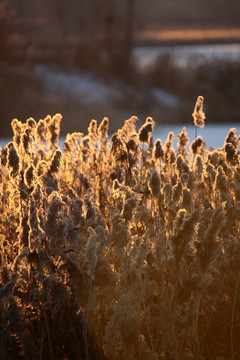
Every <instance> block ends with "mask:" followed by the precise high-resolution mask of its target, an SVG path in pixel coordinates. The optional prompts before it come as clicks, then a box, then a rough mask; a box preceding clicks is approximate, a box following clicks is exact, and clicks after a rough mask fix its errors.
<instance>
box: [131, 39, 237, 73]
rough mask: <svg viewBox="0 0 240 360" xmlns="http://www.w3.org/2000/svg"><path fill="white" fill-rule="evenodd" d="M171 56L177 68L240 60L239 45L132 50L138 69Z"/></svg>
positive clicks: (182, 46)
mask: <svg viewBox="0 0 240 360" xmlns="http://www.w3.org/2000/svg"><path fill="white" fill-rule="evenodd" d="M163 54H169V55H171V57H172V59H173V61H174V63H175V64H176V65H178V66H179V67H183V68H184V67H186V66H189V65H191V66H196V65H199V64H201V63H204V62H206V61H207V60H227V61H239V60H240V44H238V43H236V44H206V45H177V46H149V47H146V46H139V47H136V48H135V49H134V57H135V59H136V61H137V63H138V66H139V67H140V69H142V70H144V69H146V68H148V67H150V66H152V65H153V63H154V61H156V59H157V58H158V56H160V55H163Z"/></svg>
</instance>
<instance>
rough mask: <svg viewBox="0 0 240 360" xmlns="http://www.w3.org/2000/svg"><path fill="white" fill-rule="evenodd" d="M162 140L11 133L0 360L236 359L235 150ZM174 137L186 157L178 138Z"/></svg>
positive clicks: (0, 268)
mask: <svg viewBox="0 0 240 360" xmlns="http://www.w3.org/2000/svg"><path fill="white" fill-rule="evenodd" d="M203 100H204V99H203V97H201V96H199V97H198V99H197V102H196V105H195V108H194V111H193V114H192V115H193V121H194V124H195V126H196V136H195V139H194V141H193V142H192V143H191V144H189V139H188V135H187V129H186V128H183V129H182V131H181V133H180V134H173V133H172V132H169V134H168V138H167V140H166V142H165V143H164V144H163V143H162V141H161V139H156V140H155V141H154V139H153V136H152V133H153V130H154V125H155V122H154V120H153V119H152V118H151V117H148V118H147V119H146V122H145V123H144V124H143V125H142V127H141V128H140V129H139V130H137V129H136V122H137V118H136V117H135V116H132V117H130V118H129V119H128V120H126V121H125V122H123V125H122V127H121V128H119V129H118V131H117V132H116V133H114V134H113V135H112V136H111V138H109V134H108V127H109V120H108V118H104V119H103V120H102V122H101V123H100V124H97V121H96V120H92V121H91V122H90V124H89V127H88V133H87V134H86V135H84V134H83V133H81V132H75V133H72V134H68V135H67V136H66V139H65V142H64V144H63V147H61V148H60V147H59V133H60V124H61V118H62V117H61V115H60V114H56V115H54V116H52V117H51V116H49V115H48V116H47V117H46V118H45V119H43V120H39V121H38V122H36V121H35V120H34V119H33V118H29V119H27V120H26V122H25V123H21V122H20V121H18V120H17V119H14V120H13V121H12V129H13V139H12V141H11V142H10V143H8V144H7V145H6V146H5V147H4V148H2V149H1V151H0V164H1V166H0V211H1V214H0V248H1V252H0V358H1V359H4V360H7V359H52V360H53V359H69V360H70V359H72V360H73V359H114V360H115V359H116V360H136V359H139V360H141V359H143V360H145V359H169V360H171V359H179V360H185V359H214V360H215V359H222V360H223V359H239V358H240V323H239V316H240V297H239V295H240V286H239V285H240V284H239V282H240V261H239V259H240V163H239V160H240V158H239V142H240V137H239V135H238V134H237V131H236V129H234V128H232V129H229V132H228V134H226V138H225V142H224V143H223V144H222V147H221V148H218V149H214V150H211V151H209V150H207V149H206V147H205V143H204V139H202V137H201V136H197V129H198V127H204V126H207V124H205V120H206V119H205V114H204V111H203ZM174 137H177V139H178V143H177V148H174V147H173V139H174Z"/></svg>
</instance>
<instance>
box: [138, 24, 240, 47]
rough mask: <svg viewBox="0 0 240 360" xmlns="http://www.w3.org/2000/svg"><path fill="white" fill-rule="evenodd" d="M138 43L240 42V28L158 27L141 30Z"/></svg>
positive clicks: (144, 44)
mask: <svg viewBox="0 0 240 360" xmlns="http://www.w3.org/2000/svg"><path fill="white" fill-rule="evenodd" d="M135 41H136V44H137V45H142V46H152V45H193V44H212V43H213V44H216V43H218V44H222V43H232V42H240V28H214V29H211V28H207V29H201V28H200V29H192V28H191V29H190V28H186V29H181V28H180V29H160V30H158V29H156V30H145V31H139V32H138V33H136V35H135Z"/></svg>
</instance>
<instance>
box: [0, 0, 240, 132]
mask: <svg viewBox="0 0 240 360" xmlns="http://www.w3.org/2000/svg"><path fill="white" fill-rule="evenodd" d="M220 2H221V4H220ZM220 2H219V1H218V0H192V1H190V0H171V1H169V0H161V1H159V0H122V1H117V0H52V1H48V0H41V1H38V2H33V1H31V0H21V1H18V0H2V1H1V2H0V94H1V97H0V118H1V121H0V136H6V135H8V134H9V133H10V132H11V127H10V122H11V120H12V118H14V117H17V118H19V119H20V120H22V121H25V120H26V118H28V116H29V114H32V115H33V116H35V117H36V118H37V119H38V118H42V117H44V116H45V115H46V113H56V112H62V113H63V115H64V117H65V116H66V115H67V117H68V120H69V121H68V124H72V123H73V118H76V117H77V116H78V117H80V115H81V116H82V117H86V119H85V120H84V121H85V122H86V126H87V124H88V122H89V118H91V117H93V116H95V115H94V114H95V113H97V114H98V116H99V118H101V116H105V115H111V109H110V105H109V103H108V104H105V105H104V104H101V109H100V108H97V107H96V106H95V105H96V104H95V105H94V106H95V107H94V106H92V105H91V106H90V110H89V109H87V107H86V106H85V104H83V103H81V111H82V113H81V114H79V111H80V110H79V108H80V106H79V104H75V103H74V101H75V100H74V99H71V102H70V101H69V99H67V98H66V99H63V98H61V99H60V100H59V99H57V98H56V99H54V100H51V101H52V102H51V104H50V103H49V99H47V102H46V101H45V100H46V97H45V98H44V95H45V94H46V89H45V88H44V86H43V82H42V81H41V79H39V77H38V78H36V76H35V75H34V69H35V67H36V65H38V64H45V65H47V66H52V65H53V66H55V67H56V66H57V67H58V68H61V71H62V70H63V71H64V72H65V71H68V70H69V69H75V70H76V69H77V70H80V71H82V72H84V73H91V74H94V76H98V77H100V78H101V79H104V80H106V79H107V81H109V80H110V81H111V80H112V79H114V81H115V80H117V81H119V82H120V83H124V84H127V86H131V87H133V88H134V89H133V91H132V89H130V90H129V89H128V91H126V89H125V88H124V91H122V92H123V93H124V92H125V93H124V94H123V96H122V98H121V101H120V104H118V105H119V108H120V107H122V108H124V111H125V112H127V113H128V114H127V116H129V113H130V114H132V113H134V114H136V113H137V112H141V111H142V109H143V108H144V111H145V112H146V113H147V114H149V112H151V114H152V115H153V116H154V111H155V113H157V114H158V115H157V116H158V117H159V104H154V103H153V98H152V97H151V94H150V92H151V91H149V87H150V88H152V87H153V86H155V87H159V88H161V89H164V90H165V91H170V92H171V93H173V94H175V95H177V96H178V97H179V98H180V100H184V101H185V100H187V102H188V103H189V104H191V103H192V101H193V99H194V98H195V97H196V96H197V95H198V94H199V93H201V92H203V91H204V92H205V93H204V95H205V96H206V97H207V98H208V99H212V101H213V104H212V105H211V104H209V105H208V108H209V109H210V108H212V109H215V110H214V111H216V109H220V108H221V104H223V105H222V106H223V109H224V111H222V110H221V111H220V110H219V114H217V116H216V117H215V113H214V114H212V116H210V119H211V121H225V119H226V114H227V115H228V119H229V121H237V119H238V118H239V111H238V110H236V111H235V110H234V111H232V112H231V113H232V114H233V116H232V118H231V116H230V115H229V113H230V112H229V110H228V109H229V106H232V103H233V102H234V104H235V103H237V102H238V100H236V99H235V97H236V95H235V94H238V93H239V91H238V88H239V85H238V82H237V81H236V80H237V79H238V73H239V66H236V65H234V67H232V66H230V67H229V66H227V67H226V66H224V68H222V65H221V66H220V67H219V68H217V67H216V66H215V68H214V69H215V70H214V69H212V68H209V67H207V68H206V67H205V68H202V69H200V70H199V71H198V73H197V74H195V77H194V78H193V79H189V76H190V74H189V73H187V74H180V73H179V69H176V67H175V64H174V63H173V62H172V59H170V58H168V57H162V58H159V59H158V61H157V63H156V64H155V65H154V66H153V67H152V69H150V71H148V72H147V73H145V74H143V73H139V69H138V68H137V65H136V63H135V59H134V57H133V56H132V55H133V50H134V48H135V47H136V46H138V45H144V46H146V45H147V46H150V45H152V44H153V43H152V42H151V41H149V39H146V37H144V34H146V33H147V32H148V31H149V30H150V31H152V32H157V31H159V30H166V29H170V30H171V29H172V30H181V31H183V33H182V35H181V36H180V38H179V39H178V40H177V42H176V40H174V41H175V42H171V44H172V45H175V44H176V43H186V38H184V29H185V30H186V29H190V30H191V29H194V30H196V29H200V30H201V29H220V28H224V29H225V30H227V31H228V29H232V28H239V24H240V11H238V10H239V9H240V5H239V3H238V1H237V0H231V6H229V2H228V0H221V1H220ZM227 31H226V33H227ZM231 40H232V39H231V38H230V37H229V39H228V38H226V39H225V41H231ZM161 41H163V42H164V43H165V44H167V40H166V39H165V40H161ZM161 41H160V40H159V39H158V38H156V40H155V44H156V43H158V44H160V43H161ZM168 41H169V40H168ZM191 41H192V42H194V38H193V39H192V40H191ZM198 41H200V42H201V41H202V42H204V41H206V39H200V40H198ZM211 41H213V42H214V41H216V39H212V40H211ZM217 41H222V39H220V37H218V39H217ZM216 69H217V70H216ZM191 75H192V74H191ZM209 76H211V84H212V86H211V87H209V86H208V79H209ZM229 80H230V81H231V83H229ZM226 84H228V85H229V86H226ZM226 89H231V91H230V90H228V93H229V92H230V94H229V96H227V100H228V101H229V103H228V105H229V106H226V104H225V103H224V102H223V101H222V95H221V94H222V93H224V94H226ZM136 90H137V91H138V94H136ZM134 91H135V93H134ZM139 92H140V95H141V96H138V95H139ZM134 94H136V96H135V95H134ZM149 94H150V95H149ZM183 98H184V99H183ZM64 101H65V103H66V104H64V105H63V103H64ZM130 104H131V107H130ZM132 104H133V106H132ZM65 105H66V106H65ZM126 105H127V106H126ZM155 105H156V106H155ZM61 106H62V108H60V107H61ZM114 106H115V105H114ZM190 106H191V105H190ZM234 106H235V105H234ZM106 107H107V108H106ZM103 108H104V109H105V110H104V109H103ZM119 108H118V109H117V111H119ZM83 109H85V110H86V111H85V110H84V111H83ZM93 109H95V113H93ZM225 109H226V110H225ZM160 110H161V109H160ZM76 111H77V113H76ZM189 111H190V108H187V109H185V113H184V114H182V115H180V113H179V111H172V112H173V113H174V114H175V118H173V115H174V114H172V113H171V116H170V117H171V119H172V121H185V119H186V118H185V114H188V113H189ZM115 113H116V109H114V114H115ZM163 113H164V117H163V118H164V121H168V118H169V116H168V117H167V116H166V111H165V109H164V110H163ZM65 114H66V115H65ZM123 116H125V115H124V114H121V115H119V117H120V118H122V117H123ZM214 119H216V120H214ZM6 124H7V125H6ZM63 129H64V125H63ZM64 130H66V131H74V130H76V128H74V127H72V128H71V129H64ZM10 134H11V133H10Z"/></svg>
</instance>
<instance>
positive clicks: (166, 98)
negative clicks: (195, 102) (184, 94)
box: [152, 89, 180, 107]
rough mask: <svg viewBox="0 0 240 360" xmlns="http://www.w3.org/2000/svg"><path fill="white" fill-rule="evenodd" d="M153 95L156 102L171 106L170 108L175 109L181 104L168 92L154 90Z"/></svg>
mask: <svg viewBox="0 0 240 360" xmlns="http://www.w3.org/2000/svg"><path fill="white" fill-rule="evenodd" d="M152 94H153V96H154V98H155V100H157V101H159V102H160V103H162V104H163V105H166V106H169V107H175V106H178V105H179V104H180V100H179V99H178V98H177V97H176V96H174V95H172V94H169V93H168V92H166V91H164V90H162V89H154V90H153V91H152Z"/></svg>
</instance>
